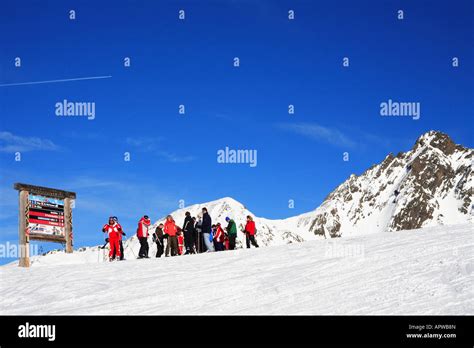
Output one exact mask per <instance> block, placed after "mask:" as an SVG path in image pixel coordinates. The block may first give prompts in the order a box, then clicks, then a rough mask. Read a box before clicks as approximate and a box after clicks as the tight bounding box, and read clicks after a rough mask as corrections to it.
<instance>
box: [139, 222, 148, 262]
mask: <svg viewBox="0 0 474 348" xmlns="http://www.w3.org/2000/svg"><path fill="white" fill-rule="evenodd" d="M149 227H150V219H149V218H148V215H144V216H143V217H142V218H141V219H140V221H139V222H138V228H137V237H138V240H139V241H140V251H139V252H138V258H139V259H142V258H146V259H148V258H149V256H148V249H149V246H148V235H149V234H148V228H149Z"/></svg>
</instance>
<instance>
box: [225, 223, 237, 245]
mask: <svg viewBox="0 0 474 348" xmlns="http://www.w3.org/2000/svg"><path fill="white" fill-rule="evenodd" d="M225 221H227V227H226V228H225V229H226V231H227V235H228V236H229V250H234V249H235V239H236V238H237V226H236V224H235V221H234V220H232V219H231V218H230V217H226V218H225Z"/></svg>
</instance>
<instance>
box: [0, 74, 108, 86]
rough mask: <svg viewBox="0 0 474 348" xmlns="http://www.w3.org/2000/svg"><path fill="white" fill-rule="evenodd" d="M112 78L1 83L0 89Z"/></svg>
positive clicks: (95, 77)
mask: <svg viewBox="0 0 474 348" xmlns="http://www.w3.org/2000/svg"><path fill="white" fill-rule="evenodd" d="M111 77H112V76H110V75H108V76H90V77H76V78H72V79H62V80H47V81H30V82H19V83H3V84H0V87H7V86H24V85H39V84H42V83H56V82H69V81H81V80H98V79H108V78H111Z"/></svg>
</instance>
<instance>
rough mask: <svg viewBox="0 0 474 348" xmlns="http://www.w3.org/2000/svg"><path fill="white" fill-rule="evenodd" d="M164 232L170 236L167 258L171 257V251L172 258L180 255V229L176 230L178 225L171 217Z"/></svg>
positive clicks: (168, 217)
mask: <svg viewBox="0 0 474 348" xmlns="http://www.w3.org/2000/svg"><path fill="white" fill-rule="evenodd" d="M163 232H164V233H165V234H166V235H168V242H167V243H166V252H165V256H168V255H169V251H170V249H171V256H176V255H177V254H178V238H177V237H176V232H178V229H177V228H176V224H175V222H174V220H173V217H172V216H171V215H168V216H167V217H166V222H165V227H164V229H163Z"/></svg>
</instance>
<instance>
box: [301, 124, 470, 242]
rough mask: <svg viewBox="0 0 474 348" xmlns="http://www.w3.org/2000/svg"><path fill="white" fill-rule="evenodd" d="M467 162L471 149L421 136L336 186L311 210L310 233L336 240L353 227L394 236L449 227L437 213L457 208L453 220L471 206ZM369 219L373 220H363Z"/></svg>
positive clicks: (429, 135)
mask: <svg viewBox="0 0 474 348" xmlns="http://www.w3.org/2000/svg"><path fill="white" fill-rule="evenodd" d="M472 157H473V150H472V149H469V148H465V147H463V146H460V145H456V144H455V143H454V142H453V141H452V140H451V139H450V138H449V136H447V135H446V134H443V133H441V132H436V131H430V132H428V133H425V134H423V135H422V136H421V137H420V138H418V140H417V141H416V142H415V145H414V146H413V148H412V150H410V151H408V152H405V153H402V152H400V153H398V154H397V156H396V157H395V156H394V155H393V154H389V155H388V156H387V157H386V158H385V159H384V160H383V161H382V162H381V163H380V164H378V165H374V166H372V167H370V168H369V169H368V170H366V171H365V172H364V173H363V174H362V175H360V176H355V175H351V177H350V178H349V179H347V180H346V181H345V182H344V183H343V184H341V185H339V187H337V188H336V189H335V190H334V191H333V192H331V193H330V194H329V195H328V196H327V198H326V200H325V201H324V203H323V204H322V205H321V207H320V208H318V209H317V210H316V211H315V213H316V215H315V217H314V219H313V220H312V222H311V224H310V231H312V232H314V233H315V234H318V235H324V236H328V235H329V236H330V237H339V236H341V235H342V233H344V231H345V230H351V229H352V230H353V229H354V228H355V227H357V226H363V227H362V228H363V229H367V228H369V229H370V228H371V227H372V226H373V225H374V224H376V226H373V227H374V229H375V227H376V228H377V229H379V230H380V229H384V230H388V231H399V230H407V229H408V230H409V229H415V228H420V227H423V226H425V225H426V224H443V223H444V222H445V221H447V223H450V222H451V221H453V218H452V216H451V217H449V219H451V220H449V219H448V217H447V215H450V214H449V213H448V214H447V213H446V212H445V211H443V209H444V210H446V209H447V208H446V206H447V205H453V204H456V205H457V208H458V209H457V211H458V213H456V214H458V215H456V217H455V218H454V219H455V220H456V219H457V218H459V219H464V218H467V217H468V215H469V214H472V203H473V198H472V197H473V172H472V163H471V161H472ZM453 202H454V203H453ZM449 210H450V211H451V215H452V210H453V209H449ZM372 214H374V215H375V217H376V219H372V220H367V218H368V217H369V216H371V215H372ZM377 214H378V215H377ZM462 214H464V215H465V217H463V216H462ZM341 215H342V216H346V217H348V219H349V223H348V222H347V219H346V220H345V221H346V222H344V224H345V225H343V222H342V220H341V218H340V217H341ZM446 219H448V220H446ZM368 221H370V222H368ZM372 221H375V222H373V223H372Z"/></svg>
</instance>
